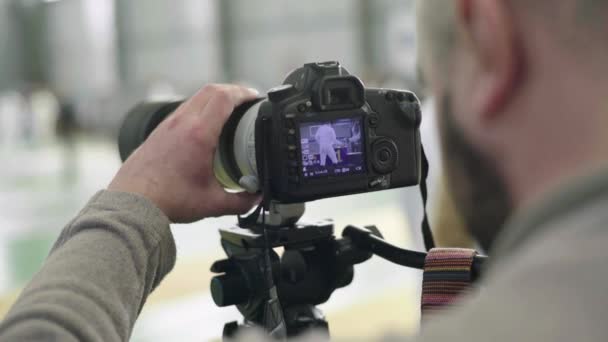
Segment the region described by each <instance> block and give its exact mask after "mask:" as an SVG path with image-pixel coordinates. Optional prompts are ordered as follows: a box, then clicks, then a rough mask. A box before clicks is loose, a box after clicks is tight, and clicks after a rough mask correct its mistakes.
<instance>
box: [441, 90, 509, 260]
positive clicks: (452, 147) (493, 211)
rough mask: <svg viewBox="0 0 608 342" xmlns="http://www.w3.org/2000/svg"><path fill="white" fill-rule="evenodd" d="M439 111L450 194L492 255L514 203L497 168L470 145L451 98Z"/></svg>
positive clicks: (442, 102)
mask: <svg viewBox="0 0 608 342" xmlns="http://www.w3.org/2000/svg"><path fill="white" fill-rule="evenodd" d="M440 105H441V107H440V108H438V111H439V113H441V114H440V117H439V129H440V133H441V140H442V148H443V159H444V164H445V169H446V173H447V178H448V185H449V188H450V193H451V195H452V197H453V200H454V202H455V205H456V208H457V210H458V212H459V214H460V215H462V217H463V219H464V222H465V224H466V225H467V229H468V230H469V231H470V232H471V234H472V235H473V236H474V237H475V239H476V240H477V241H478V242H479V244H480V245H481V247H482V248H483V249H484V250H485V251H486V252H488V251H489V250H490V249H491V248H492V245H493V244H494V241H495V239H496V236H497V235H498V234H499V232H500V231H501V229H502V228H503V225H504V224H505V222H506V220H507V219H508V217H509V216H510V215H511V213H512V209H513V206H512V202H511V200H510V197H509V194H508V192H507V189H506V186H505V183H504V181H503V179H502V178H501V177H500V175H499V174H498V172H497V171H496V168H495V167H494V164H493V163H492V162H490V161H489V160H488V158H485V157H484V156H483V155H482V154H481V153H480V152H479V151H478V149H476V148H475V147H474V146H473V145H472V144H470V143H469V142H468V140H467V139H466V137H465V135H464V133H463V132H462V129H460V127H458V125H457V123H456V121H455V120H454V115H453V114H454V113H453V108H452V103H451V98H450V97H449V96H445V97H444V98H442V99H441V103H440Z"/></svg>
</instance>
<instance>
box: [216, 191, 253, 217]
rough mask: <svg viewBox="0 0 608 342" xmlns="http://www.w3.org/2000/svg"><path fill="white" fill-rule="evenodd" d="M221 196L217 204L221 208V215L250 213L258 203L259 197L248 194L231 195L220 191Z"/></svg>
mask: <svg viewBox="0 0 608 342" xmlns="http://www.w3.org/2000/svg"><path fill="white" fill-rule="evenodd" d="M221 192H222V194H220V195H219V196H218V203H221V204H220V207H222V209H223V210H222V214H226V215H242V214H245V213H247V212H248V211H250V210H251V209H252V208H253V207H255V206H257V205H258V204H259V203H260V200H261V197H260V196H259V195H251V194H248V193H238V194H231V193H228V192H226V191H225V190H224V189H221Z"/></svg>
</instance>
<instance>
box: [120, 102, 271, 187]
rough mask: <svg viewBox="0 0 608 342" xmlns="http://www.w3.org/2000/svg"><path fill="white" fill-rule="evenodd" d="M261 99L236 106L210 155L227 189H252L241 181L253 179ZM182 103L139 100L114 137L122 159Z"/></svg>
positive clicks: (218, 176) (218, 175)
mask: <svg viewBox="0 0 608 342" xmlns="http://www.w3.org/2000/svg"><path fill="white" fill-rule="evenodd" d="M262 101H263V98H259V99H256V100H254V101H250V102H247V103H244V104H242V105H241V106H239V107H238V108H236V109H235V110H234V112H233V113H232V115H231V116H230V118H229V119H228V122H227V123H226V124H225V126H224V128H223V130H222V134H221V136H220V141H219V145H218V148H217V151H216V154H215V156H214V163H213V171H214V173H215V177H216V178H217V180H218V181H219V182H220V184H221V185H222V186H223V187H224V188H226V189H228V190H234V191H243V190H247V191H250V192H255V190H256V186H251V182H248V184H249V186H247V184H243V182H242V179H243V178H244V177H249V180H251V178H252V177H253V179H257V167H256V159H255V120H256V119H257V117H258V112H259V108H260V104H261V102H262ZM182 103H183V101H176V102H152V103H141V104H139V105H137V106H136V107H135V108H133V109H132V110H131V111H130V112H129V113H128V114H127V116H126V118H125V121H124V122H123V125H122V127H121V129H120V133H119V136H118V149H119V151H120V158H121V159H122V161H123V162H124V161H126V160H127V159H128V158H129V156H130V155H131V154H132V153H133V152H134V151H135V150H136V149H137V148H139V146H141V145H142V144H143V143H144V142H145V141H146V139H147V138H148V136H150V134H152V132H153V131H154V129H156V127H158V125H160V124H161V122H163V121H164V120H165V119H166V118H167V117H169V116H170V115H171V114H172V113H173V112H174V111H175V110H176V109H177V108H178V107H179V106H180V105H181V104H182ZM245 179H247V178H245ZM246 183H247V182H246ZM253 183H256V182H253Z"/></svg>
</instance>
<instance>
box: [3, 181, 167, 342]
mask: <svg viewBox="0 0 608 342" xmlns="http://www.w3.org/2000/svg"><path fill="white" fill-rule="evenodd" d="M175 254H176V251H175V243H174V241H173V236H172V235H171V230H170V229H169V221H168V219H167V217H166V216H165V215H164V214H163V213H162V212H161V211H160V210H159V209H157V208H156V207H155V206H154V205H152V203H150V202H149V201H148V200H146V199H144V198H142V197H139V196H136V195H132V194H126V193H117V192H109V191H102V192H99V193H98V194H97V195H95V196H94V197H93V199H91V201H90V202H89V204H88V205H87V206H86V207H85V208H84V210H82V211H81V212H80V214H78V216H77V217H76V218H75V219H74V220H73V221H72V222H70V223H69V224H68V225H67V227H66V228H65V229H64V230H63V232H62V233H61V235H60V237H59V239H58V241H57V242H56V243H55V245H54V246H53V249H52V250H51V253H50V255H49V257H48V259H47V261H46V262H45V264H44V267H43V268H42V270H40V272H38V274H36V276H35V277H34V279H33V280H32V281H31V283H30V284H29V285H28V286H27V287H26V288H25V290H23V292H22V293H21V295H20V297H19V299H18V300H17V302H16V304H15V305H14V306H13V308H12V309H11V311H10V312H9V313H8V315H7V316H6V318H5V320H4V321H3V322H2V324H1V325H0V341H127V340H128V339H129V337H130V335H131V331H132V329H133V325H134V324H135V320H136V319H137V316H138V315H139V312H140V311H141V309H142V307H143V305H144V303H145V302H146V299H147V298H148V295H149V294H150V293H151V292H152V291H153V290H154V288H156V286H158V284H159V283H160V281H161V280H162V279H163V278H164V277H165V275H167V273H169V271H171V269H172V268H173V265H174V264H175Z"/></svg>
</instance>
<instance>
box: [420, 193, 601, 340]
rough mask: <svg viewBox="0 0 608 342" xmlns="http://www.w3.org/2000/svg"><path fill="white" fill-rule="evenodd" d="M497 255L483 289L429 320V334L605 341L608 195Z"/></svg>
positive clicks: (436, 336) (549, 223)
mask: <svg viewBox="0 0 608 342" xmlns="http://www.w3.org/2000/svg"><path fill="white" fill-rule="evenodd" d="M537 228H539V229H536V230H535V234H534V235H533V236H530V237H529V238H528V239H526V240H525V241H524V242H523V243H522V244H521V245H518V246H516V248H515V249H514V250H512V251H510V254H508V255H504V256H503V257H502V258H501V260H493V262H492V266H491V269H489V270H487V272H486V273H485V274H484V278H483V279H482V281H481V283H480V288H479V291H478V293H476V294H475V295H474V296H471V298H469V299H468V300H466V301H465V302H464V303H463V305H462V306H461V307H457V308H455V309H454V310H453V311H452V312H451V314H447V315H445V317H442V318H439V319H438V320H437V322H434V323H432V324H429V326H428V327H427V328H428V329H426V335H427V338H425V339H423V340H424V341H427V340H428V341H435V340H438V339H440V338H448V337H450V334H451V337H450V340H452V341H460V340H463V341H464V340H467V341H482V340H483V341H487V340H489V339H492V340H493V341H494V342H496V341H518V340H524V341H576V340H580V338H584V340H586V341H604V340H605V337H606V336H608V325H606V324H605V317H607V316H608V296H606V295H605V294H606V284H608V248H606V246H608V198H605V199H598V200H596V201H592V202H589V203H587V204H585V205H583V206H580V207H579V208H576V209H575V210H572V211H570V212H569V213H567V214H565V215H561V216H559V217H556V218H555V219H553V220H550V221H547V222H545V223H543V227H537Z"/></svg>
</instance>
